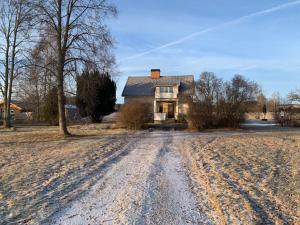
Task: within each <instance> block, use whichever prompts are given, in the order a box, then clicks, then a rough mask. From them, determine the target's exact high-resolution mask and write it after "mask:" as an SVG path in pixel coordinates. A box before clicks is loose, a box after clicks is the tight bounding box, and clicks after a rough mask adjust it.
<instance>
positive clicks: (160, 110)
mask: <svg viewBox="0 0 300 225" xmlns="http://www.w3.org/2000/svg"><path fill="white" fill-rule="evenodd" d="M177 116H178V101H177V100H167V101H166V100H155V101H154V121H157V122H162V121H164V122H167V121H171V122H173V123H174V122H175V120H176V119H177Z"/></svg>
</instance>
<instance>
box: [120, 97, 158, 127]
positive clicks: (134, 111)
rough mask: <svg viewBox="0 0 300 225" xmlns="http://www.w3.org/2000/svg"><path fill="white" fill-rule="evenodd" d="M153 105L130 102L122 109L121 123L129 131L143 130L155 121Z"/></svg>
mask: <svg viewBox="0 0 300 225" xmlns="http://www.w3.org/2000/svg"><path fill="white" fill-rule="evenodd" d="M151 109H152V108H151V104H148V103H142V102H130V103H126V104H125V105H123V106H122V107H121V109H120V116H119V122H120V123H121V125H122V126H124V127H126V128H127V129H132V130H139V129H142V128H143V127H144V125H145V123H148V122H151V121H153V112H152V110H151Z"/></svg>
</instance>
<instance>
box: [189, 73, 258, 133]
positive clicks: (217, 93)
mask: <svg viewBox="0 0 300 225" xmlns="http://www.w3.org/2000/svg"><path fill="white" fill-rule="evenodd" d="M195 92H196V93H195V95H196V98H195V99H193V101H190V107H189V113H188V120H189V121H190V123H191V124H192V125H193V126H194V127H195V128H197V129H206V128H213V127H238V126H239V124H240V122H241V121H242V120H243V118H244V114H245V112H246V111H247V110H248V107H249V106H250V105H251V103H252V102H254V101H256V99H257V96H258V95H259V94H260V90H259V87H258V85H257V84H256V83H255V82H253V81H249V80H247V79H245V78H244V77H243V76H241V75H235V76H234V77H233V78H232V80H231V81H228V82H224V81H223V80H222V79H220V78H218V77H217V76H216V75H215V74H214V73H209V72H205V73H202V74H201V76H200V79H199V80H198V81H197V82H196V84H195Z"/></svg>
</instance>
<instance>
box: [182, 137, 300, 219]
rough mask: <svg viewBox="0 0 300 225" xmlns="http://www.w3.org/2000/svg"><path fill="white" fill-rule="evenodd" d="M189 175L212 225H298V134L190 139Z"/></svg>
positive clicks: (299, 161)
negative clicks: (213, 224)
mask: <svg viewBox="0 0 300 225" xmlns="http://www.w3.org/2000/svg"><path fill="white" fill-rule="evenodd" d="M182 145H183V146H185V150H188V152H189V153H190V155H189V157H190V160H191V174H192V177H193V178H194V180H195V182H196V183H198V184H199V185H200V190H199V191H197V195H198V198H199V201H201V202H206V204H204V206H205V207H204V208H203V204H202V206H201V207H202V209H201V210H203V211H204V212H209V213H210V214H211V217H212V218H213V220H214V221H215V222H216V224H299V222H300V220H299V218H300V214H299V213H300V211H299V209H300V208H299V206H300V195H299V194H300V176H299V175H300V173H299V165H300V133H288V132H283V133H280V132H274V133H271V132H270V133H256V134H246V135H245V134H241V135H233V136H223V137H207V138H189V139H188V140H185V142H183V143H182Z"/></svg>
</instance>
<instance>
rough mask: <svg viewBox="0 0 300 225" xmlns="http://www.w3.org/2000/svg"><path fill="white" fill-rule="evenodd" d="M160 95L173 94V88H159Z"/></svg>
mask: <svg viewBox="0 0 300 225" xmlns="http://www.w3.org/2000/svg"><path fill="white" fill-rule="evenodd" d="M159 91H160V93H173V87H171V86H166V87H159Z"/></svg>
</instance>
